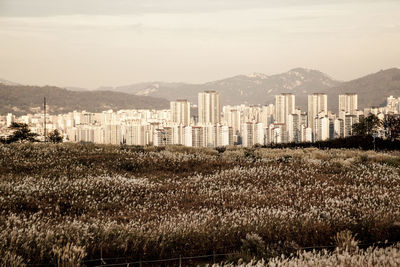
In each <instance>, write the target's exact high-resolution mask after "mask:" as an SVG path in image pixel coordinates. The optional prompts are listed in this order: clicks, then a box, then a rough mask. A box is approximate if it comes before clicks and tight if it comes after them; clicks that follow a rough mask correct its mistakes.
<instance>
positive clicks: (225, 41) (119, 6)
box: [0, 0, 400, 89]
mask: <svg viewBox="0 0 400 267" xmlns="http://www.w3.org/2000/svg"><path fill="white" fill-rule="evenodd" d="M399 14H400V1H399V0H376V1H373V0H334V1H333V0H268V1H267V0H229V1H228V0H197V1H193V0H168V1H166V0H146V1H144V0H143V1H139V0H0V78H3V79H7V80H11V81H14V82H18V83H22V84H29V85H57V86H62V87H66V86H75V87H83V88H90V89H94V88H97V87H99V86H120V85H128V84H132V83H138V82H146V81H166V82H190V83H202V82H208V81H213V80H218V79H222V78H225V77H230V76H234V75H238V74H250V73H253V72H260V73H265V74H276V73H281V72H286V71H288V70H290V69H292V68H296V67H305V68H311V69H317V70H320V71H322V72H325V73H327V74H328V75H330V76H331V77H333V78H335V79H337V80H351V79H354V78H358V77H361V76H364V75H366V74H369V73H373V72H377V71H379V70H381V69H387V68H392V67H400V19H399V18H400V17H399Z"/></svg>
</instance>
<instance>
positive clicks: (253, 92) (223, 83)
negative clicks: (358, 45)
mask: <svg viewBox="0 0 400 267" xmlns="http://www.w3.org/2000/svg"><path fill="white" fill-rule="evenodd" d="M399 77H400V69H397V68H393V69H388V70H384V71H379V72H377V73H374V74H370V75H367V76H364V77H362V78H359V79H356V80H352V81H348V82H342V81H337V80H335V79H333V78H331V77H330V76H328V75H327V74H324V73H322V72H320V71H317V70H310V69H305V68H295V69H292V70H290V71H288V72H285V73H281V74H275V75H265V74H261V73H253V74H251V75H237V76H234V77H230V78H226V79H222V80H217V81H213V82H207V83H204V84H186V83H164V82H149V83H138V84H132V85H127V86H119V87H115V88H112V87H106V88H102V89H108V90H114V91H120V92H125V93H130V94H135V95H140V96H154V97H161V98H166V99H168V100H175V99H182V98H183V99H188V100H190V101H191V102H192V103H197V93H198V92H201V91H204V90H216V91H218V92H219V93H220V94H221V100H222V103H223V105H235V104H242V103H245V104H250V105H251V104H261V105H264V104H269V103H274V102H275V95H277V94H281V93H293V94H294V95H296V106H298V107H300V108H301V109H303V110H306V107H307V95H309V94H312V93H316V92H321V93H326V94H327V95H328V105H329V108H330V109H331V110H332V111H336V109H337V105H338V94H339V93H347V92H348V93H350V92H352V93H357V94H358V95H359V98H358V99H359V107H360V108H364V107H369V106H379V105H382V104H384V102H385V100H386V97H387V96H389V95H400V78H399Z"/></svg>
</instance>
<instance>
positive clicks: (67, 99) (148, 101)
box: [0, 84, 169, 115]
mask: <svg viewBox="0 0 400 267" xmlns="http://www.w3.org/2000/svg"><path fill="white" fill-rule="evenodd" d="M43 97H46V99H47V103H48V105H49V112H51V113H53V114H59V113H66V112H70V111H73V110H87V111H91V112H101V111H103V110H107V109H115V110H119V109H133V108H149V109H163V108H168V107H169V103H168V101H167V100H166V99H161V98H156V97H149V96H137V95H131V94H126V93H122V92H111V91H84V92H77V91H69V90H66V89H61V88H58V87H54V86H44V87H38V86H21V85H5V84H0V114H6V113H8V112H12V113H14V114H16V115H23V114H27V113H32V112H33V111H34V110H35V108H38V107H39V108H40V107H42V105H43Z"/></svg>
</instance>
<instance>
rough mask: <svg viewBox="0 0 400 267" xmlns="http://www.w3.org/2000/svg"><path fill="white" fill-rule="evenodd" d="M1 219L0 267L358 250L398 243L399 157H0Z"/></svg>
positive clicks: (246, 152) (48, 147) (124, 152)
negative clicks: (340, 238) (348, 246)
mask: <svg viewBox="0 0 400 267" xmlns="http://www.w3.org/2000/svg"><path fill="white" fill-rule="evenodd" d="M0 207H1V214H0V258H1V262H0V265H2V266H3V265H11V264H15V265H18V264H19V265H23V264H53V265H54V264H55V265H56V264H58V265H62V266H69V265H68V264H70V266H73V265H79V264H81V265H95V264H98V262H95V260H96V259H99V258H100V257H101V258H116V257H121V258H124V257H125V258H126V259H131V261H134V260H139V259H140V260H143V261H145V260H155V259H166V258H174V257H180V256H195V255H208V254H223V253H236V256H237V257H236V256H235V254H234V255H233V256H231V260H232V261H237V260H238V259H239V258H240V257H242V256H243V255H249V256H251V257H253V256H255V257H258V258H259V259H260V258H265V259H267V258H273V257H277V256H281V254H284V255H286V256H287V257H289V255H290V253H296V251H298V250H299V249H301V248H310V247H311V248H312V247H331V246H335V242H336V241H335V236H337V234H338V233H343V231H348V232H349V233H351V235H352V236H353V237H356V238H357V240H358V242H359V244H360V246H362V245H363V246H364V247H365V248H366V247H368V246H373V244H376V243H378V242H385V241H387V242H388V244H392V243H395V242H398V241H400V153H399V152H388V153H383V152H381V153H377V152H373V151H359V150H340V149H335V150H318V149H315V148H306V149H265V148H253V149H243V148H227V149H222V148H221V149H194V148H187V147H181V146H171V147H165V148H155V147H124V146H121V147H120V146H100V145H91V144H57V145H56V144H54V145H53V144H11V145H0ZM336 243H337V242H336ZM396 246H397V245H394V247H392V249H394V248H397V247H396ZM260 248H261V249H260ZM382 249H384V248H382ZM387 249H390V248H387ZM323 253H325V252H320V254H319V256H318V255H317V254H318V253H316V254H315V255H317V256H318V257H321V258H323V259H327V260H329V257H331V256H332V255H333V254H329V253H331V252H326V253H325V254H323ZM332 253H333V252H332ZM363 253H364V254H365V253H368V251H363V252H359V254H360V255H361V254H362V255H364V254H363ZM315 255H310V257H314V256H315ZM317 256H315V257H317ZM235 257H236V258H235ZM332 257H333V256H332ZM92 260H93V261H92ZM281 260H282V261H284V260H287V259H286V258H285V259H283V258H281ZM292 260H294V259H292Z"/></svg>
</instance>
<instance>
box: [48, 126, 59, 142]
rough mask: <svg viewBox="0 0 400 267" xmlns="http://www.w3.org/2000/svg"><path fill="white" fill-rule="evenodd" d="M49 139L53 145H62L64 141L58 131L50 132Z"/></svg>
mask: <svg viewBox="0 0 400 267" xmlns="http://www.w3.org/2000/svg"><path fill="white" fill-rule="evenodd" d="M48 138H49V141H50V142H52V143H61V142H62V141H63V138H62V136H61V134H60V132H59V131H58V130H57V129H55V130H54V131H52V132H50V133H49V135H48Z"/></svg>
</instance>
